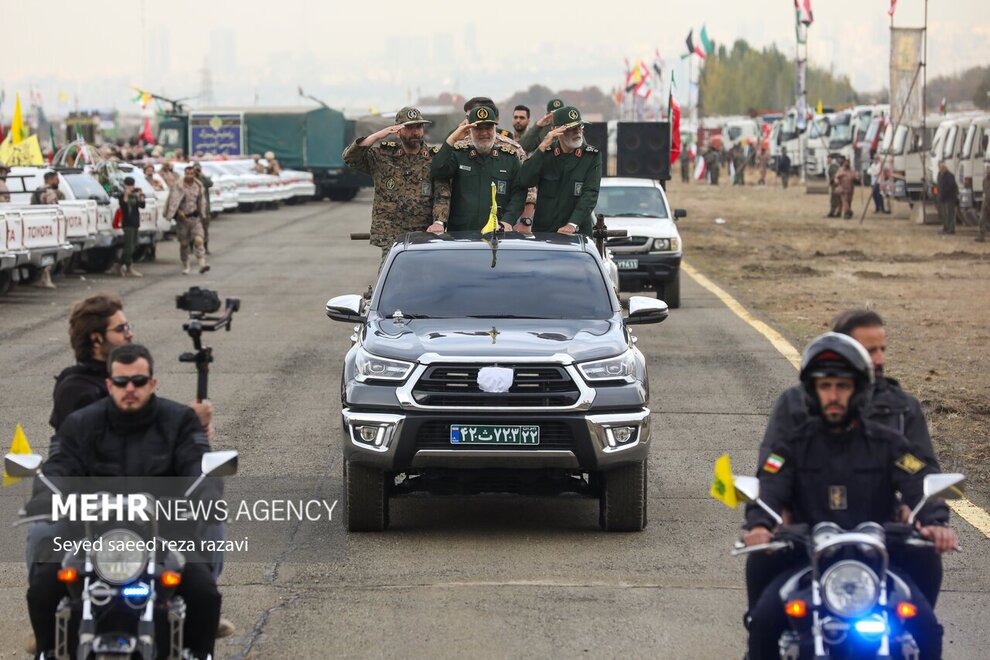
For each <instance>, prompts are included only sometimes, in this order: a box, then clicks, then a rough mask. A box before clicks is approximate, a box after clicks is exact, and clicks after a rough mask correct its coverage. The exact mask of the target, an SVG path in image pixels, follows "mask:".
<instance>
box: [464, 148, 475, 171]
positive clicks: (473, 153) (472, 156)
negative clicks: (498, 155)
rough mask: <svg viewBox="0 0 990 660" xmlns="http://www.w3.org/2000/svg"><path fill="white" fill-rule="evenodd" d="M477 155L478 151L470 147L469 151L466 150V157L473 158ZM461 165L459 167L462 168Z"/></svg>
mask: <svg viewBox="0 0 990 660" xmlns="http://www.w3.org/2000/svg"><path fill="white" fill-rule="evenodd" d="M477 155H478V152H477V151H475V150H474V149H472V150H471V151H469V152H468V158H474V157H476V156H477ZM463 167H464V166H463V165H462V166H461V169H463Z"/></svg>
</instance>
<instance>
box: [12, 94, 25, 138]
mask: <svg viewBox="0 0 990 660" xmlns="http://www.w3.org/2000/svg"><path fill="white" fill-rule="evenodd" d="M10 135H11V139H12V140H13V141H14V144H19V143H20V141H21V140H23V139H24V138H26V137H27V129H25V128H24V116H23V115H22V114H21V95H20V93H19V92H18V93H17V95H16V96H15V97H14V118H13V119H12V120H11V121H10Z"/></svg>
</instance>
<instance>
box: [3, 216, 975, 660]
mask: <svg viewBox="0 0 990 660" xmlns="http://www.w3.org/2000/svg"><path fill="white" fill-rule="evenodd" d="M369 211H370V209H369V199H368V198H366V197H361V198H359V199H358V200H357V201H355V202H351V203H348V204H337V203H328V202H321V203H310V204H306V205H301V206H292V207H284V208H283V209H281V210H279V211H272V212H261V213H254V214H245V215H233V216H224V217H222V218H220V219H219V220H217V221H215V222H214V226H213V230H212V234H213V236H212V239H211V247H212V249H213V251H214V252H215V253H216V254H215V256H213V257H212V260H211V262H212V264H213V270H212V271H211V272H210V273H209V274H208V275H207V276H203V277H201V276H189V277H183V276H181V275H180V274H179V272H178V271H179V266H178V258H177V247H176V245H175V243H174V242H172V243H165V244H163V245H162V246H160V249H159V261H158V262H157V263H155V264H146V265H142V266H141V269H142V271H143V272H144V273H145V275H146V277H145V278H144V279H140V280H137V279H133V280H132V279H125V280H120V279H112V278H110V277H109V276H102V275H100V276H91V277H87V278H86V279H85V280H82V279H78V278H71V279H68V280H63V281H61V282H59V288H58V289H57V290H56V291H54V292H49V291H44V290H38V289H32V288H26V287H21V288H18V289H15V291H14V292H13V293H12V294H10V295H9V296H7V297H5V298H3V299H0V374H2V378H0V433H2V436H0V439H2V440H3V442H4V443H5V444H6V443H7V442H9V439H10V438H11V437H12V435H13V429H14V424H15V423H18V422H19V423H21V424H23V426H24V429H25V431H26V433H27V435H28V438H29V440H30V441H31V442H32V445H33V446H34V447H35V448H36V449H42V448H45V447H46V446H47V438H48V437H49V435H50V429H49V427H48V426H47V421H46V420H47V417H48V414H49V411H50V402H51V387H52V384H53V381H52V377H53V376H54V375H55V374H56V373H58V371H60V370H61V368H63V367H64V366H67V365H68V364H70V363H71V362H72V356H71V352H70V350H69V348H68V342H67V335H66V328H67V322H66V319H67V316H68V312H69V309H70V307H71V304H72V303H73V301H76V300H78V299H80V298H82V297H84V296H85V295H87V294H89V293H92V292H95V291H99V290H104V289H111V290H116V291H118V292H120V293H121V294H122V295H123V296H124V300H125V304H126V312H127V315H128V317H129V319H130V320H131V321H132V322H134V323H135V325H136V327H137V330H136V333H137V337H138V340H139V341H142V342H144V343H146V344H148V345H149V346H150V347H151V348H152V350H153V352H154V354H155V355H156V358H157V365H156V373H157V375H158V376H159V377H160V379H161V384H160V393H162V394H163V395H165V396H168V397H170V398H175V399H179V400H189V399H191V398H192V394H193V392H194V389H195V378H194V375H193V372H192V369H191V367H190V365H186V364H180V363H179V362H178V361H177V360H176V357H177V356H178V354H179V353H180V352H182V351H185V350H189V345H190V343H189V340H188V338H187V337H186V336H185V335H184V334H182V332H181V328H180V326H181V323H182V321H183V319H184V315H183V313H182V312H179V311H177V310H175V309H174V305H173V298H174V296H175V295H176V294H178V293H180V292H181V291H183V290H184V289H185V288H186V287H188V286H189V285H190V284H193V283H198V284H203V285H206V286H209V287H210V288H213V289H217V290H218V291H219V293H220V295H221V296H238V297H240V298H241V300H242V305H243V307H242V311H241V312H240V313H239V314H238V315H237V316H236V317H235V323H234V328H233V331H232V332H230V333H229V334H227V333H224V334H222V335H220V336H210V337H209V340H210V343H211V344H212V345H213V346H214V347H215V354H216V363H215V365H214V372H213V377H212V380H211V398H212V400H213V401H214V403H215V405H216V408H217V417H216V426H217V429H218V434H219V435H218V439H217V441H216V442H215V443H214V444H215V446H216V447H220V448H236V449H238V450H239V451H240V452H241V464H240V465H241V469H240V473H239V475H238V476H237V477H233V478H232V479H231V480H230V482H229V486H230V487H231V488H233V487H234V486H235V484H236V481H237V480H242V482H243V483H244V484H250V485H251V486H250V488H251V489H258V491H259V492H262V491H264V489H265V486H264V484H265V483H266V481H267V480H270V479H273V478H275V477H279V478H282V479H283V481H284V480H286V479H288V480H289V481H291V482H292V483H294V484H296V486H297V487H301V486H302V487H304V486H305V484H313V485H314V489H318V490H319V491H320V497H325V498H327V499H328V500H331V501H332V500H333V499H337V498H339V497H340V492H341V474H340V472H341V466H340V454H339V450H338V449H337V446H338V427H339V395H338V387H339V378H340V364H341V358H342V356H343V354H344V352H345V351H346V350H347V348H348V347H349V345H350V342H349V335H350V334H351V328H350V327H348V326H347V325H344V324H338V323H333V322H331V321H329V320H328V319H327V318H326V317H325V316H324V314H323V305H324V303H325V302H326V300H327V299H328V298H329V297H332V296H334V295H337V294H341V293H359V292H361V291H363V290H364V289H365V288H366V287H367V284H368V283H369V281H370V279H371V278H372V276H373V275H374V273H375V269H376V267H377V264H378V254H379V253H378V250H377V249H376V248H373V247H370V246H368V245H367V244H359V243H355V242H351V241H349V240H347V235H348V233H349V232H351V231H364V230H366V228H367V226H368V218H369ZM682 290H683V307H682V308H681V309H679V310H674V311H673V312H672V314H671V316H670V318H669V319H668V320H667V321H666V322H664V323H663V324H661V325H657V326H642V327H640V328H639V329H638V330H637V334H638V336H639V346H640V348H641V349H642V350H643V352H644V353H645V354H646V355H647V357H648V358H649V368H650V372H651V380H652V384H653V390H652V392H653V399H652V401H651V408H652V409H653V411H654V415H653V420H652V424H653V438H654V447H653V449H652V456H651V459H650V483H649V488H650V491H649V507H650V524H649V527H648V528H647V529H646V531H644V532H642V533H639V534H605V533H603V532H600V531H599V529H598V526H597V518H598V516H597V513H598V509H597V503H596V502H594V501H591V500H583V499H573V498H557V499H535V498H520V497H475V498H466V499H452V498H410V499H405V500H400V501H398V502H394V503H393V509H392V528H391V529H390V531H388V532H387V533H385V534H359V535H347V534H346V533H345V532H344V531H343V527H342V524H341V521H340V520H339V514H340V508H339V507H338V508H337V509H336V510H335V512H334V519H333V521H332V522H331V523H329V524H327V523H325V522H324V523H315V524H314V523H308V522H307V523H300V524H297V525H294V526H292V527H291V528H287V529H284V530H282V531H280V532H279V533H278V534H277V535H275V536H268V537H264V536H262V537H259V539H260V541H259V542H263V543H264V544H266V545H267V546H268V552H267V554H268V555H270V557H266V559H265V561H264V562H263V563H261V562H245V561H237V560H236V559H233V558H231V559H228V562H227V565H226V568H225V570H224V574H223V577H222V580H221V587H222V591H223V594H224V613H225V615H226V616H227V617H228V618H230V619H231V620H233V621H234V622H235V624H236V625H237V627H238V632H237V634H236V635H235V636H233V637H231V638H228V639H226V640H223V641H222V642H221V643H220V644H219V647H218V651H219V656H220V657H227V658H246V657H252V658H287V657H293V658H297V657H298V658H316V657H416V658H419V657H424V658H425V657H459V658H465V657H478V658H482V657H484V658H489V657H575V656H576V655H579V654H587V656H588V657H619V656H626V657H662V658H722V657H738V656H740V655H741V654H742V645H743V642H744V634H743V629H742V626H741V623H740V621H741V617H742V612H743V607H744V605H743V603H744V583H743V575H742V569H743V561H742V560H741V559H734V558H731V557H729V548H730V546H731V544H732V542H733V541H734V540H735V538H736V535H737V530H738V525H739V522H740V520H741V513H739V512H733V511H730V510H729V509H727V508H725V507H724V506H723V505H722V504H720V503H718V502H716V501H714V500H712V499H710V498H709V497H708V487H709V484H710V482H711V470H712V464H713V462H714V460H715V458H716V457H717V456H718V455H720V454H721V453H723V452H726V451H728V452H730V453H731V455H732V458H733V462H734V466H735V468H736V471H738V472H745V473H752V471H753V470H754V467H755V466H754V461H755V454H756V446H757V445H758V443H759V439H760V437H761V434H762V430H763V426H764V423H765V419H766V415H767V413H768V412H769V409H770V406H771V404H772V402H773V400H774V398H775V396H776V395H777V393H778V392H779V391H781V390H782V389H783V388H785V387H786V386H788V385H789V384H791V383H792V382H794V379H795V378H796V373H795V370H794V368H793V367H792V366H791V365H790V364H789V363H788V362H787V361H786V360H785V359H784V358H783V356H781V355H780V354H779V353H778V352H777V351H776V350H775V349H774V348H773V347H772V346H771V345H770V344H769V342H768V341H767V340H766V339H764V338H763V337H762V336H761V335H759V334H757V333H756V332H755V331H753V330H752V329H751V328H750V327H749V326H748V325H747V324H745V323H744V322H743V321H742V320H740V319H738V318H737V317H736V316H735V315H733V313H732V312H730V311H729V310H728V309H727V308H726V307H725V306H724V305H723V304H722V303H721V302H720V301H719V300H718V299H717V298H715V297H714V296H713V295H711V294H710V293H708V292H707V291H706V290H704V289H702V288H701V287H699V286H698V285H696V284H695V283H694V282H692V281H691V280H689V279H685V280H684V282H683V285H682ZM24 486H25V485H24V484H22V485H20V486H16V487H14V488H8V489H4V492H3V494H2V495H3V497H0V506H2V511H3V514H4V515H5V516H8V517H9V516H12V512H13V511H15V510H16V503H17V502H18V501H19V500H20V498H22V497H23V493H24ZM0 522H2V524H3V526H4V529H6V524H7V523H6V520H4V521H0ZM956 523H957V524H958V525H959V526H960V531H961V542H962V544H963V545H964V547H965V549H966V552H964V553H962V554H958V555H956V556H953V557H950V558H948V559H947V560H946V563H945V565H946V578H945V591H944V592H943V595H942V597H941V600H940V601H939V607H938V613H939V615H940V617H941V619H942V621H943V624H944V625H945V628H946V645H945V648H946V657H948V658H980V657H987V651H986V648H987V647H990V629H988V628H987V627H986V625H985V620H986V614H985V613H986V612H987V611H988V610H990V553H987V552H986V549H987V540H986V539H985V538H983V537H982V536H980V535H979V533H978V532H976V531H975V530H973V529H972V528H970V527H968V526H967V525H966V524H965V523H963V522H962V521H959V520H957V521H956ZM22 535H23V532H22V531H21V530H16V531H14V532H3V534H0V537H2V538H5V539H6V544H5V545H3V546H2V547H3V548H4V554H3V556H2V557H0V560H2V562H3V563H2V564H0V610H2V611H3V612H4V613H5V615H4V616H3V617H0V638H2V640H3V641H4V642H5V643H4V644H2V645H0V657H5V658H6V657H22V654H21V653H20V652H19V651H20V649H21V647H22V645H23V640H24V637H25V635H26V632H27V630H28V629H29V626H28V620H27V614H26V611H25V607H24V586H25V571H24V566H23V563H22V560H21V557H22V555H21V554H19V553H20V552H21V550H20V548H21V545H20V544H19V543H20V542H19V540H18V539H19V538H21V537H22ZM237 535H238V530H237V528H233V531H232V533H231V536H232V537H237ZM259 539H256V541H258V540H259ZM11 548H13V549H11ZM981 648H982V649H984V650H983V651H980V649H981Z"/></svg>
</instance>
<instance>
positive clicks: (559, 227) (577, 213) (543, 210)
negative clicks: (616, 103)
mask: <svg viewBox="0 0 990 660" xmlns="http://www.w3.org/2000/svg"><path fill="white" fill-rule="evenodd" d="M553 126H554V127H553V129H552V130H551V131H550V132H548V133H547V134H546V136H545V137H544V138H543V141H542V142H541V143H540V145H539V149H537V150H536V151H535V152H534V153H533V155H532V157H530V159H529V160H527V161H526V162H525V163H523V167H522V173H521V174H520V179H521V183H522V185H524V186H531V185H534V184H538V185H539V188H540V199H539V203H538V204H537V205H536V216H535V218H534V219H533V231H534V232H553V231H555V232H559V233H561V234H573V233H575V232H580V233H582V234H584V235H585V236H591V227H592V221H591V213H592V211H593V210H594V208H595V205H596V204H597V203H598V188H599V186H600V185H601V181H602V154H601V152H599V151H598V149H596V148H595V147H593V146H592V145H590V144H588V143H587V142H585V141H584V122H583V121H582V120H581V112H580V111H579V110H578V109H577V108H575V107H573V106H569V105H568V106H564V107H562V108H558V109H557V110H555V111H554V113H553Z"/></svg>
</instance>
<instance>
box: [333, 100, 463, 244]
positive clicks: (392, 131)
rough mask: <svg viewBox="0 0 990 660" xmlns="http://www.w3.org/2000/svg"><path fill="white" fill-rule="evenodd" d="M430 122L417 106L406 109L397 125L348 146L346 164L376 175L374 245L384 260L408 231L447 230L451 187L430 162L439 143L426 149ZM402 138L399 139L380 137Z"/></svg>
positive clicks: (372, 227)
mask: <svg viewBox="0 0 990 660" xmlns="http://www.w3.org/2000/svg"><path fill="white" fill-rule="evenodd" d="M429 123H431V122H430V121H428V120H426V119H424V118H423V115H422V114H421V113H420V111H419V110H417V109H416V108H402V109H401V110H399V112H398V113H396V115H395V123H394V124H393V125H392V126H389V127H387V128H384V129H382V130H380V131H378V132H377V133H374V134H372V135H369V136H367V137H359V138H357V139H356V140H355V141H354V142H353V143H351V144H350V145H349V146H348V147H347V148H346V149H345V150H344V162H345V163H347V165H348V166H350V167H353V168H354V169H356V170H358V171H359V172H363V173H364V174H367V175H369V176H371V177H372V179H374V182H375V199H374V202H372V206H371V244H372V245H375V246H377V247H380V248H381V249H382V261H384V260H385V256H386V255H387V254H388V251H389V249H390V248H391V247H392V243H394V242H395V241H396V240H398V239H399V238H400V237H401V236H402V235H403V234H405V233H407V232H411V231H423V230H425V229H426V228H427V227H429V226H431V225H433V224H438V225H439V226H440V230H441V231H442V230H443V229H442V228H443V226H445V225H446V223H447V214H448V211H449V208H450V186H449V185H448V184H447V183H446V182H440V181H434V180H433V178H432V177H431V176H430V163H431V162H432V160H433V158H434V157H435V155H436V153H437V151H439V148H438V147H433V148H430V147H427V146H426V143H425V142H424V141H423V126H424V124H429ZM389 136H398V138H399V139H398V141H395V140H386V141H384V142H382V143H380V144H377V145H376V144H375V143H376V142H378V141H379V140H381V139H383V138H386V137H389Z"/></svg>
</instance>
